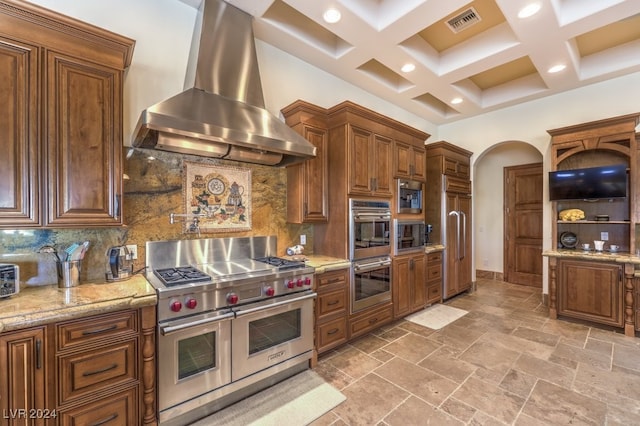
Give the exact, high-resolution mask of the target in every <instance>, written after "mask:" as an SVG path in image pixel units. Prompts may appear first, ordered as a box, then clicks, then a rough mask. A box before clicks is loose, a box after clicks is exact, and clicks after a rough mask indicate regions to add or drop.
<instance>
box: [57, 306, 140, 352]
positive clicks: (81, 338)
mask: <svg viewBox="0 0 640 426" xmlns="http://www.w3.org/2000/svg"><path fill="white" fill-rule="evenodd" d="M137 334H138V316H137V312H136V311H124V312H117V313H114V314H106V315H98V316H94V317H91V318H90V319H79V320H74V321H68V322H61V323H58V324H56V336H57V339H56V340H57V348H58V350H59V351H62V350H65V349H71V348H74V347H76V346H79V345H85V344H90V343H93V344H95V343H98V344H104V342H105V339H108V338H116V337H122V336H126V335H132V336H133V335H137Z"/></svg>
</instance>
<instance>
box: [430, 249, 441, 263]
mask: <svg viewBox="0 0 640 426" xmlns="http://www.w3.org/2000/svg"><path fill="white" fill-rule="evenodd" d="M427 263H429V264H431V263H439V264H442V252H441V251H438V252H435V253H429V254H427Z"/></svg>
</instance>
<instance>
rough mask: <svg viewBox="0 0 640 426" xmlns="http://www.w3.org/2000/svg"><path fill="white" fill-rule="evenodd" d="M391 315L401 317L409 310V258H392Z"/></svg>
mask: <svg viewBox="0 0 640 426" xmlns="http://www.w3.org/2000/svg"><path fill="white" fill-rule="evenodd" d="M392 297H393V316H394V318H402V317H403V316H405V315H407V314H408V313H409V312H410V311H411V259H410V258H409V257H406V256H403V257H397V258H395V259H393V288H392Z"/></svg>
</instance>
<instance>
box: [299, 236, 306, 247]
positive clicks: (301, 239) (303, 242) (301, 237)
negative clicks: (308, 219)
mask: <svg viewBox="0 0 640 426" xmlns="http://www.w3.org/2000/svg"><path fill="white" fill-rule="evenodd" d="M300 244H302V245H305V244H307V236H306V235H304V234H302V235H300Z"/></svg>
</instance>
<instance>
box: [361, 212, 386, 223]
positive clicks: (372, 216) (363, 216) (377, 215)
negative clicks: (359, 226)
mask: <svg viewBox="0 0 640 426" xmlns="http://www.w3.org/2000/svg"><path fill="white" fill-rule="evenodd" d="M353 218H354V219H355V220H356V221H358V220H360V221H370V220H372V219H373V220H375V219H382V220H390V219H391V213H373V212H358V213H354V215H353Z"/></svg>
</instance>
